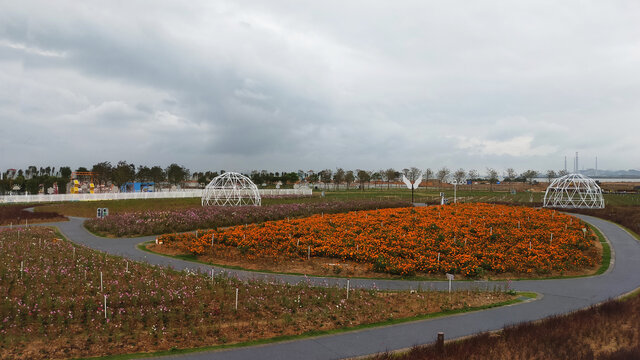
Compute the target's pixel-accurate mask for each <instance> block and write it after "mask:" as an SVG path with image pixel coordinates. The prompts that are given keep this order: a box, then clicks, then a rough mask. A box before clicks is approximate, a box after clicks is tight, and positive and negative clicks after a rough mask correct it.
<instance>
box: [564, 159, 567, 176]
mask: <svg viewBox="0 0 640 360" xmlns="http://www.w3.org/2000/svg"><path fill="white" fill-rule="evenodd" d="M564 172H565V173H566V172H567V155H565V156H564Z"/></svg>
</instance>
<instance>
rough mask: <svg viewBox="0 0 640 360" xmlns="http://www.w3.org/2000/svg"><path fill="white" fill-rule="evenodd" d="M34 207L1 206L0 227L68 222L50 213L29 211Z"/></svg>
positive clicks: (62, 217)
mask: <svg viewBox="0 0 640 360" xmlns="http://www.w3.org/2000/svg"><path fill="white" fill-rule="evenodd" d="M31 207H33V205H2V206H0V225H12V224H13V225H28V224H36V223H43V222H55V221H67V220H69V219H67V218H66V217H64V216H62V215H60V214H58V213H56V212H49V211H38V212H34V211H27V210H25V209H27V208H31Z"/></svg>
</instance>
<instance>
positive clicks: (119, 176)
mask: <svg viewBox="0 0 640 360" xmlns="http://www.w3.org/2000/svg"><path fill="white" fill-rule="evenodd" d="M135 177H136V167H135V165H133V164H128V163H127V162H126V161H118V165H116V167H114V168H113V171H111V182H113V184H114V185H116V186H117V187H121V186H122V185H124V184H126V183H128V182H130V181H133V180H134V179H135Z"/></svg>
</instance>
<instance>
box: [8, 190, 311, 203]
mask: <svg viewBox="0 0 640 360" xmlns="http://www.w3.org/2000/svg"><path fill="white" fill-rule="evenodd" d="M258 191H259V192H260V196H287V195H297V196H308V195H312V190H311V189H261V190H258ZM193 197H202V190H201V189H198V190H183V191H157V192H137V193H100V194H53V195H44V194H39V195H3V196H0V204H7V203H39V202H61V201H98V200H127V199H171V198H193Z"/></svg>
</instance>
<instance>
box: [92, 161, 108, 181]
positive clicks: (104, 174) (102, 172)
mask: <svg viewBox="0 0 640 360" xmlns="http://www.w3.org/2000/svg"><path fill="white" fill-rule="evenodd" d="M112 170H113V166H111V163H110V162H108V161H103V162H100V163H97V164H95V165H93V166H92V167H91V171H92V172H93V173H95V174H94V179H95V181H96V183H98V184H102V185H106V184H107V181H108V180H109V178H110V177H111V171H112Z"/></svg>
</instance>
